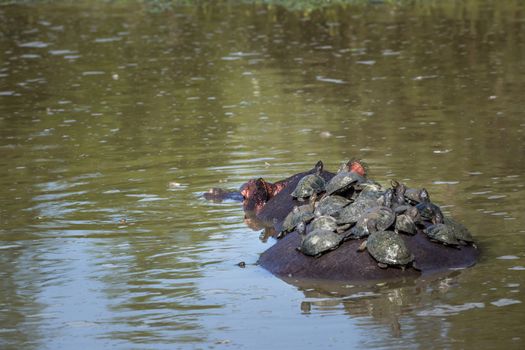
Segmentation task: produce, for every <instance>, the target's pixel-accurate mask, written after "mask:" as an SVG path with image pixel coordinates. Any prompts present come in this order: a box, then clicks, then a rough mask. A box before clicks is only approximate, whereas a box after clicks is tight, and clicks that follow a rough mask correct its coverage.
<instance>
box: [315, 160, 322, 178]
mask: <svg viewBox="0 0 525 350" xmlns="http://www.w3.org/2000/svg"><path fill="white" fill-rule="evenodd" d="M323 168H324V164H323V161H322V160H320V161H318V162H317V163H315V166H314V169H315V172H316V173H317V175H321V173H322V172H323Z"/></svg>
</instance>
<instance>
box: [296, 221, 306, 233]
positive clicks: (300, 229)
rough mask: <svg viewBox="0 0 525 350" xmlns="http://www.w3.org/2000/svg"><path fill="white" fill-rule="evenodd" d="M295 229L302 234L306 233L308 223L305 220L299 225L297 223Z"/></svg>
mask: <svg viewBox="0 0 525 350" xmlns="http://www.w3.org/2000/svg"><path fill="white" fill-rule="evenodd" d="M295 231H297V233H298V234H300V235H301V236H305V235H306V224H305V223H304V221H301V222H300V223H299V225H297V227H296V228H295Z"/></svg>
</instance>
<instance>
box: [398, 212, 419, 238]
mask: <svg viewBox="0 0 525 350" xmlns="http://www.w3.org/2000/svg"><path fill="white" fill-rule="evenodd" d="M395 231H396V232H402V233H408V234H409V235H415V234H416V233H417V227H416V223H415V222H414V219H413V218H412V217H411V216H410V215H408V214H401V215H398V216H397V217H396V228H395Z"/></svg>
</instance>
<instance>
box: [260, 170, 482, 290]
mask: <svg viewBox="0 0 525 350" xmlns="http://www.w3.org/2000/svg"><path fill="white" fill-rule="evenodd" d="M313 172H315V169H312V170H311V171H309V172H306V173H301V174H296V175H294V176H292V177H290V178H289V179H288V180H289V183H288V185H287V186H286V187H285V188H284V189H283V190H282V191H281V192H279V193H278V194H277V195H276V196H275V197H273V198H272V199H270V200H269V201H268V202H267V203H266V205H265V206H264V207H263V209H262V210H261V211H260V212H259V213H258V214H257V216H256V217H257V219H259V220H260V221H262V222H264V223H265V224H266V225H269V226H273V227H274V228H275V230H276V231H277V232H279V231H280V229H281V225H282V223H283V220H284V218H285V217H286V215H287V214H288V213H289V212H290V211H291V210H292V209H293V207H294V206H295V205H300V204H304V203H299V202H297V201H296V200H294V199H293V198H292V196H291V195H290V194H291V192H292V191H293V190H294V188H295V186H296V184H297V182H298V181H299V180H300V179H301V178H302V177H303V176H304V175H305V174H308V173H313ZM322 176H323V177H324V178H325V179H326V180H328V179H330V178H331V177H333V176H334V174H333V173H329V172H326V171H325V172H323V173H322ZM401 236H402V238H403V239H404V240H405V242H406V244H407V245H408V247H409V249H410V250H411V252H412V253H413V254H414V256H415V261H416V264H417V268H418V269H419V270H420V271H418V270H415V269H414V268H407V269H405V270H402V269H399V268H393V267H389V268H387V269H382V268H380V267H378V266H377V262H376V261H375V260H374V259H373V258H372V257H371V256H370V254H368V253H367V252H366V251H365V252H358V251H357V250H358V248H359V245H360V244H361V242H362V241H363V240H350V241H347V242H344V243H343V244H342V245H341V246H340V247H339V248H337V249H336V250H334V251H332V252H329V253H327V254H325V255H323V256H321V257H319V258H314V257H310V256H306V255H304V254H302V253H300V252H298V251H297V250H296V247H298V246H299V245H300V237H299V234H298V233H297V232H292V233H290V234H288V235H286V236H285V237H284V238H282V239H279V240H276V242H275V243H274V244H273V246H271V247H270V248H269V249H267V250H266V251H265V252H263V253H262V254H261V256H260V258H259V260H258V264H259V265H260V266H262V267H264V268H265V269H267V270H268V271H270V272H271V273H273V274H274V275H276V276H279V277H285V278H287V277H293V278H304V279H325V280H334V281H366V280H378V279H390V278H399V277H409V276H419V275H421V274H423V275H426V274H431V273H436V272H442V271H446V270H448V269H451V268H464V267H469V266H472V265H474V264H475V263H476V260H477V258H478V255H479V251H478V249H477V248H475V247H474V246H472V245H469V246H461V247H459V248H454V247H447V246H444V245H442V244H439V243H434V242H431V241H430V240H429V239H428V238H427V237H426V235H425V234H424V233H423V232H422V231H419V232H418V233H417V234H416V235H414V236H408V235H401Z"/></svg>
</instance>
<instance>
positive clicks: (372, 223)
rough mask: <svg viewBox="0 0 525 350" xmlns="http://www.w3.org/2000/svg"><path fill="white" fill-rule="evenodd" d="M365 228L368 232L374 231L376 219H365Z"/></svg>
mask: <svg viewBox="0 0 525 350" xmlns="http://www.w3.org/2000/svg"><path fill="white" fill-rule="evenodd" d="M366 229H367V231H368V233H374V232H376V231H377V220H376V219H368V220H367V221H366Z"/></svg>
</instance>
